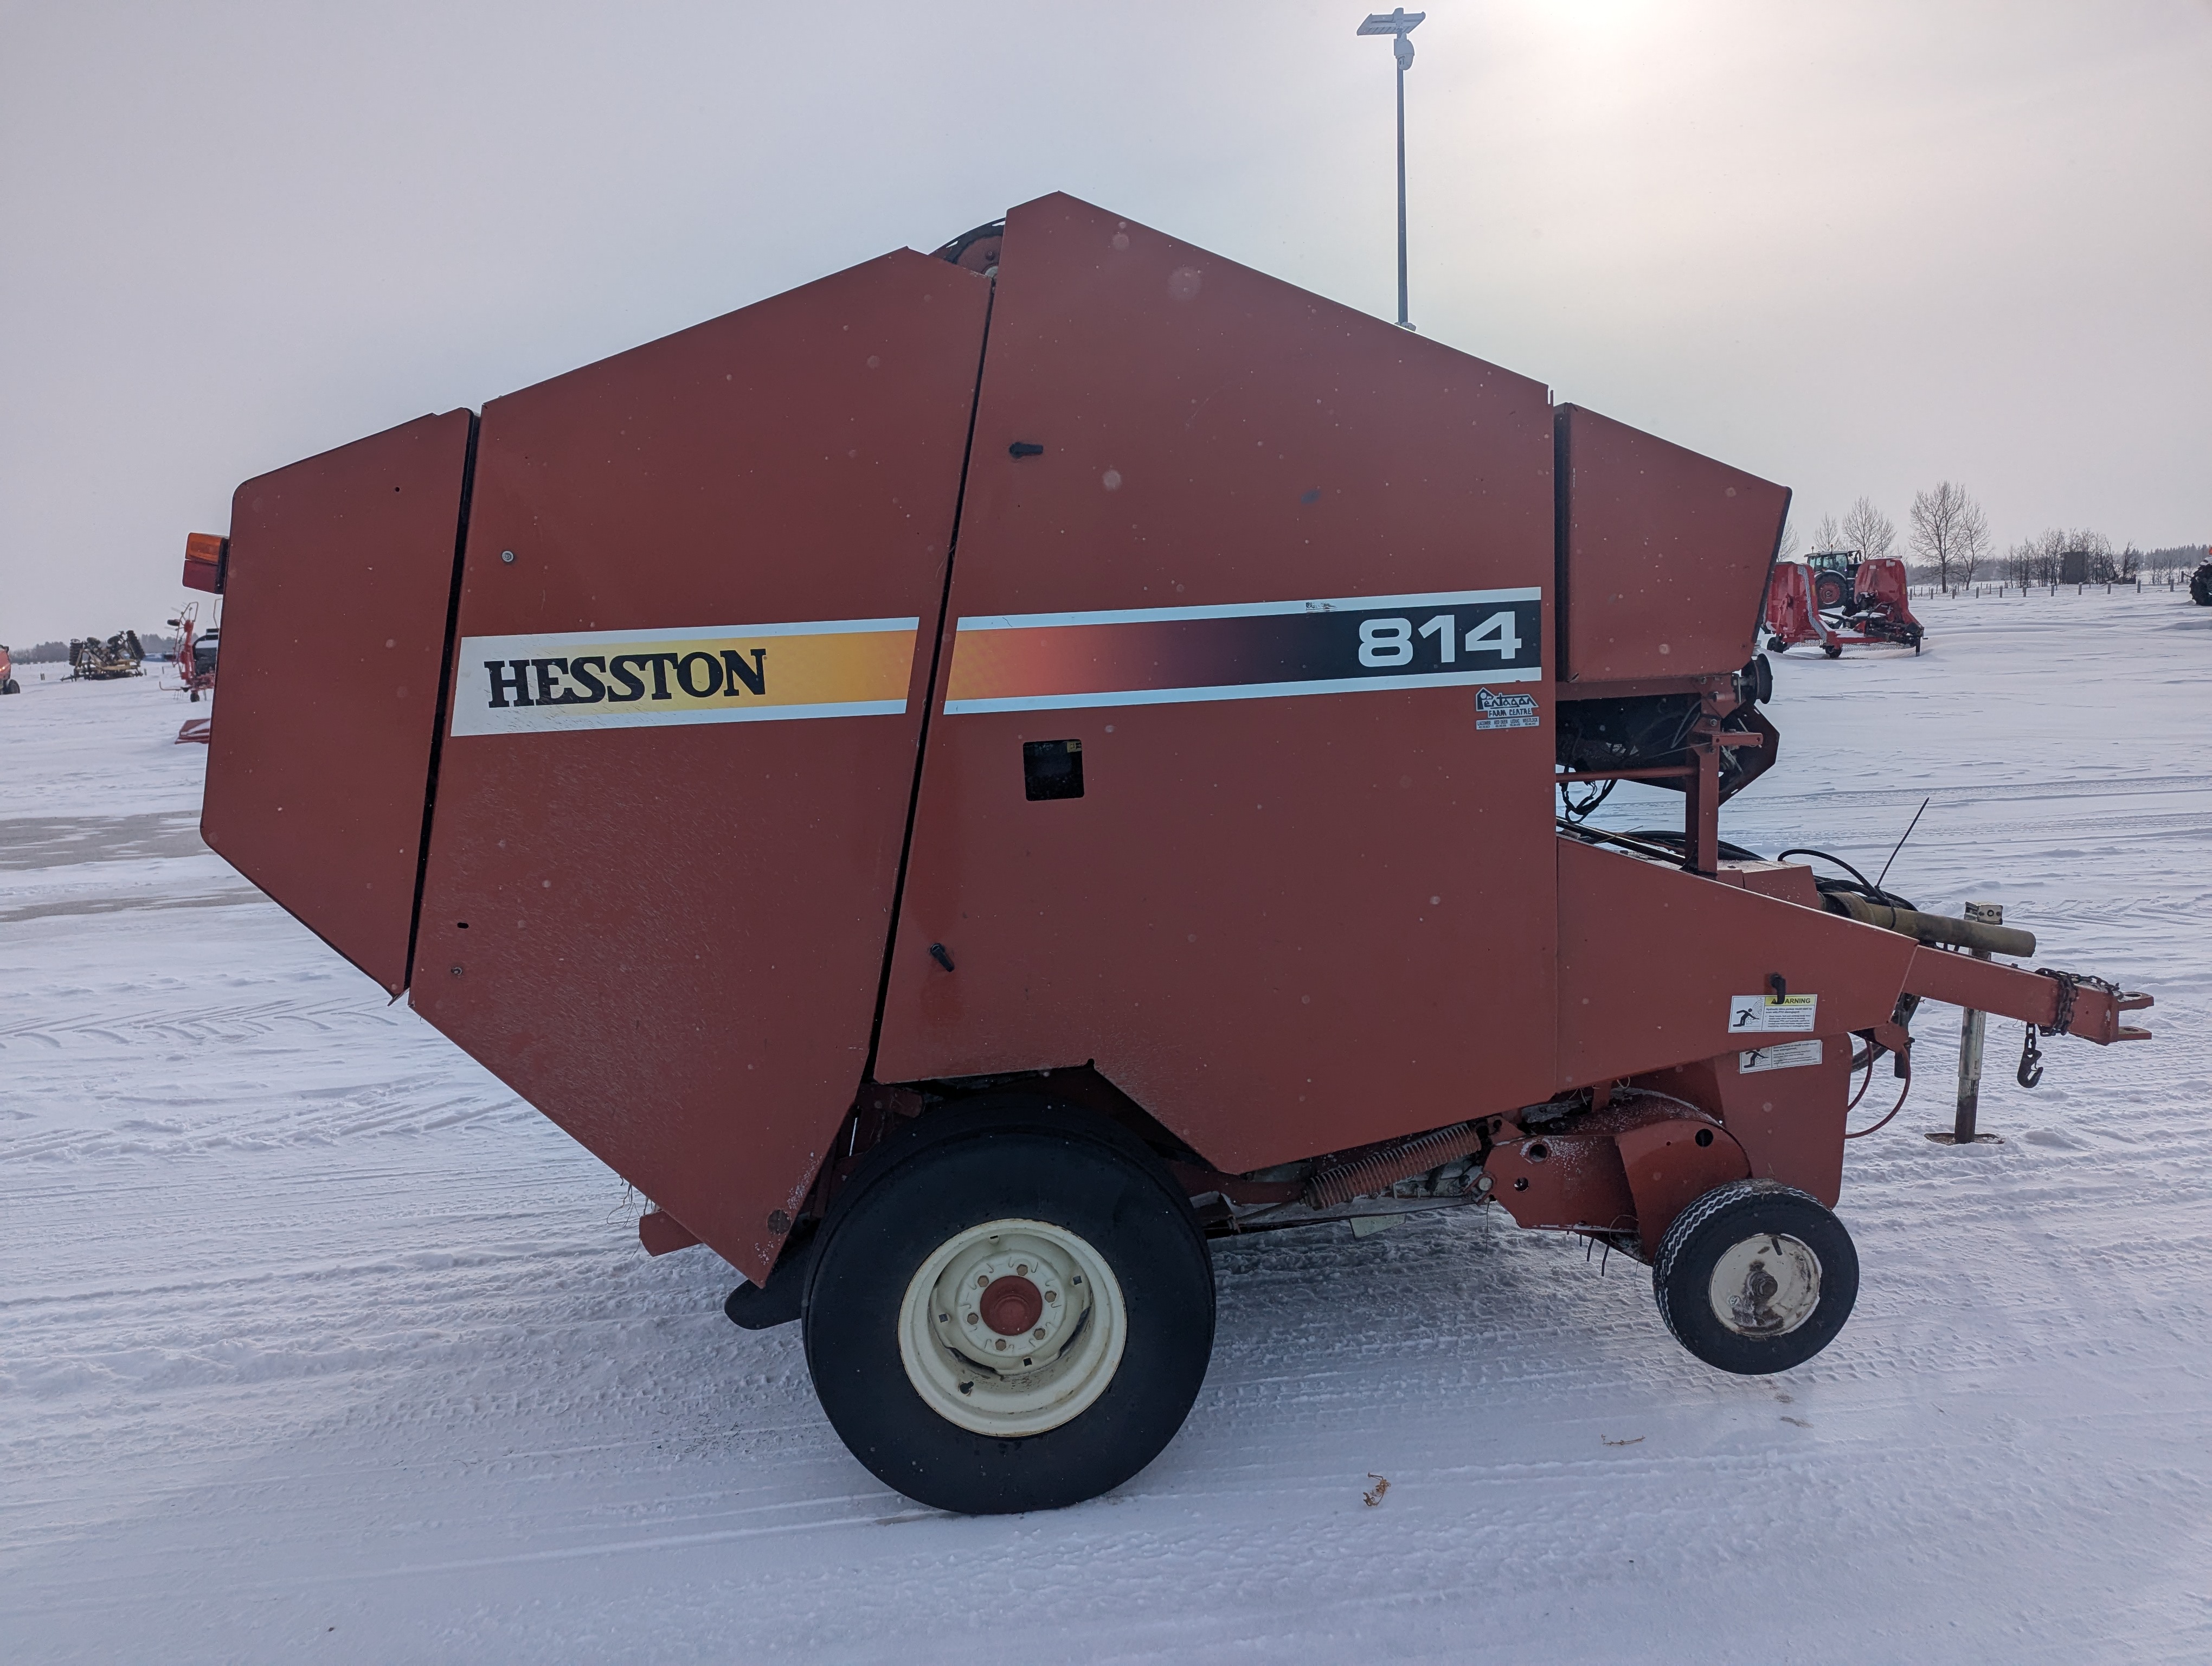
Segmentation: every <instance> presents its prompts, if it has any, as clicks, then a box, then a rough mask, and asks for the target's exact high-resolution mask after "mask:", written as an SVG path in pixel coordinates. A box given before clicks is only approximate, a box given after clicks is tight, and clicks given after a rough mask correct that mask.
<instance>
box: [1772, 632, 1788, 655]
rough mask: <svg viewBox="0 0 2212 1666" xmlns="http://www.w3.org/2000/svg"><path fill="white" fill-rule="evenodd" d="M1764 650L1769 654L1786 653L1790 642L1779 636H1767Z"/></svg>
mask: <svg viewBox="0 0 2212 1666" xmlns="http://www.w3.org/2000/svg"><path fill="white" fill-rule="evenodd" d="M1766 651H1767V652H1768V653H1769V654H1787V653H1789V652H1790V644H1789V643H1787V642H1785V641H1783V640H1782V639H1781V638H1780V637H1779V636H1769V637H1768V638H1767V639H1766Z"/></svg>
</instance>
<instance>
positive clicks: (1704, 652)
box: [1559, 405, 1790, 684]
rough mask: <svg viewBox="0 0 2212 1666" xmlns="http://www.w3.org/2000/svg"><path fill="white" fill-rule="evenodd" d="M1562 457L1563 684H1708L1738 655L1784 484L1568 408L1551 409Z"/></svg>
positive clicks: (1748, 631)
mask: <svg viewBox="0 0 2212 1666" xmlns="http://www.w3.org/2000/svg"><path fill="white" fill-rule="evenodd" d="M1559 459H1560V467H1561V469H1562V471H1564V473H1565V489H1563V490H1562V491H1561V493H1560V515H1561V523H1560V532H1559V550H1560V560H1559V569H1560V575H1559V610H1560V619H1561V631H1560V639H1561V643H1562V647H1563V649H1564V653H1563V655H1562V658H1563V660H1564V661H1565V663H1564V664H1563V665H1562V666H1560V668H1559V676H1560V677H1561V678H1562V679H1563V680H1565V681H1567V682H1571V683H1574V684H1591V683H1622V682H1636V681H1642V680H1647V679H1651V678H1680V677H1693V676H1707V675H1711V674H1713V673H1716V672H1729V671H1735V670H1736V669H1737V668H1738V667H1740V666H1742V665H1743V664H1744V663H1745V662H1746V661H1747V660H1749V659H1750V658H1751V656H1752V654H1753V650H1754V649H1755V648H1756V647H1757V644H1758V635H1759V608H1760V604H1761V599H1762V598H1763V597H1764V596H1765V593H1766V575H1767V571H1768V569H1770V568H1771V567H1772V566H1773V564H1774V555H1775V550H1776V549H1777V547H1778V544H1780V541H1781V538H1782V522H1783V519H1784V516H1785V515H1786V514H1788V513H1789V509H1790V492H1789V489H1788V488H1787V487H1784V486H1778V485H1775V484H1774V483H1772V482H1771V481H1766V480H1761V479H1760V478H1759V477H1758V476H1756V475H1751V474H1746V473H1745V472H1744V471H1742V470H1741V469H1732V468H1730V467H1729V466H1728V465H1726V464H1724V463H1717V462H1715V461H1714V460H1713V459H1711V458H1709V457H1701V456H1699V454H1698V453H1696V452H1693V451H1689V450H1686V449H1685V448H1684V447H1680V446H1677V445H1674V444H1673V443H1671V442H1670V441H1665V440H1662V439H1659V438H1658V437H1657V436H1656V435H1650V434H1644V433H1642V432H1640V431H1639V430H1638V429H1632V428H1631V427H1629V426H1628V425H1627V424H1626V423H1617V422H1614V421H1613V419H1612V418H1611V417H1601V416H1599V415H1598V414H1597V413H1596V412H1595V411H1594V410H1583V409H1581V408H1580V407H1578V406H1575V405H1566V406H1562V407H1561V408H1560V410H1559Z"/></svg>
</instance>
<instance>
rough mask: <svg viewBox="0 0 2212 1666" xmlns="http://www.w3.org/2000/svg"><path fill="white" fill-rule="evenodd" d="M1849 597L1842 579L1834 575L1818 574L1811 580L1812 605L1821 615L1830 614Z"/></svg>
mask: <svg viewBox="0 0 2212 1666" xmlns="http://www.w3.org/2000/svg"><path fill="white" fill-rule="evenodd" d="M1850 597H1851V593H1850V589H1849V588H1848V587H1846V586H1845V585H1844V581H1843V577H1842V575H1840V574H1836V573H1819V574H1815V575H1814V578H1813V605H1814V606H1815V607H1817V608H1819V609H1820V611H1822V612H1823V613H1832V612H1834V611H1836V610H1837V609H1838V608H1839V607H1841V606H1842V605H1844V603H1845V602H1847V601H1849V600H1850Z"/></svg>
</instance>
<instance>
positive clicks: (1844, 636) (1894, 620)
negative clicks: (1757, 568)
mask: <svg viewBox="0 0 2212 1666" xmlns="http://www.w3.org/2000/svg"><path fill="white" fill-rule="evenodd" d="M1765 623H1766V633H1767V634H1766V646H1767V648H1768V649H1769V651H1770V652H1772V653H1776V654H1782V653H1786V652H1788V651H1789V650H1790V648H1796V647H1798V646H1799V645H1800V644H1802V643H1806V642H1811V643H1814V644H1817V645H1818V646H1819V648H1820V651H1821V652H1822V653H1823V654H1826V655H1827V656H1828V657H1829V658H1830V659H1831V660H1832V659H1834V658H1836V657H1837V656H1838V654H1841V653H1842V652H1843V651H1844V649H1845V648H1863V647H1870V646H1876V645H1880V646H1887V647H1895V648H1911V650H1912V651H1913V652H1914V653H1915V654H1917V653H1919V652H1920V644H1921V641H1922V639H1923V636H1924V635H1926V632H1925V630H1924V629H1923V626H1922V625H1921V623H1920V621H1919V620H1917V619H1916V618H1914V617H1912V609H1911V606H1910V605H1908V604H1907V601H1906V598H1905V563H1904V562H1901V561H1898V560H1895V559H1894V558H1893V557H1889V556H1882V557H1880V558H1878V559H1875V560H1872V561H1864V560H1861V559H1859V558H1858V556H1857V555H1856V554H1852V555H1850V556H1849V557H1848V559H1847V560H1846V561H1838V559H1837V558H1836V553H1835V552H1831V553H1830V554H1829V555H1827V556H1814V557H1812V558H1811V559H1810V560H1809V561H1807V562H1794V561H1785V562H1776V563H1775V566H1774V575H1773V579H1772V581H1771V582H1770V583H1769V584H1768V586H1767V590H1766V622H1765Z"/></svg>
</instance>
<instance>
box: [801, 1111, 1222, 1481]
mask: <svg viewBox="0 0 2212 1666" xmlns="http://www.w3.org/2000/svg"><path fill="white" fill-rule="evenodd" d="M881 1156H882V1157H883V1158H884V1160H883V1161H882V1162H880V1163H878V1164H876V1165H874V1166H872V1168H871V1170H869V1171H868V1172H866V1174H863V1175H861V1176H857V1177H855V1178H854V1182H853V1183H851V1184H849V1185H848V1187H847V1188H846V1189H845V1191H844V1192H843V1193H842V1195H840V1196H839V1198H838V1200H837V1204H836V1208H835V1209H834V1210H833V1211H832V1213H831V1215H830V1218H829V1221H828V1222H827V1223H825V1225H823V1229H822V1237H823V1241H822V1243H821V1246H820V1248H819V1249H817V1252H816V1257H815V1264H814V1268H813V1272H812V1275H811V1279H810V1280H809V1282H808V1286H807V1295H806V1310H805V1315H804V1326H805V1344H806V1362H807V1365H808V1368H809V1369H810V1370H811V1372H812V1373H813V1377H814V1387H815V1392H816V1393H817V1395H819V1396H820V1398H821V1401H822V1408H823V1411H824V1412H825V1413H827V1414H828V1415H829V1421H830V1423H831V1425H832V1426H834V1427H835V1428H836V1431H837V1432H838V1434H839V1436H840V1437H842V1438H843V1440H844V1442H845V1444H846V1445H847V1446H848V1447H849V1448H850V1449H851V1450H852V1452H853V1455H854V1456H855V1457H857V1458H859V1459H860V1462H862V1463H864V1464H866V1466H867V1467H868V1468H869V1469H871V1470H872V1471H873V1472H874V1473H875V1474H876V1475H877V1477H878V1479H880V1480H881V1481H884V1483H886V1484H887V1485H889V1486H891V1487H896V1488H897V1489H898V1490H899V1491H900V1492H902V1493H905V1494H906V1495H907V1496H908V1498H910V1499H915V1500H917V1501H919V1502H921V1503H922V1504H926V1505H933V1506H935V1507H936V1508H938V1509H940V1510H951V1511H962V1512H964V1513H967V1514H972V1515H987V1514H995V1513H1000V1512H1006V1511H1026V1510H1051V1509H1057V1508H1059V1507H1060V1506H1061V1505H1070V1504H1079V1503H1080V1502H1082V1501H1083V1500H1084V1499H1090V1498H1095V1497H1097V1495H1098V1494H1099V1493H1104V1492H1107V1491H1109V1490H1110V1489H1112V1488H1113V1487H1118V1486H1120V1485H1121V1483H1122V1482H1123V1481H1127V1480H1128V1479H1129V1478H1130V1477H1131V1476H1132V1475H1133V1474H1136V1473H1137V1472H1138V1471H1139V1470H1140V1469H1142V1468H1144V1467H1145V1466H1146V1464H1148V1463H1150V1462H1152V1459H1153V1458H1155V1457H1156V1456H1158V1455H1159V1452H1160V1450H1161V1449H1162V1448H1163V1447H1164V1446H1165V1445H1166V1444H1168V1442H1169V1441H1170V1439H1172V1438H1174V1436H1175V1432H1176V1430H1177V1429H1179V1428H1181V1427H1182V1421H1183V1419H1184V1418H1185V1417H1186V1416H1188V1414H1189V1412H1190V1408H1191V1403H1192V1402H1193V1401H1194V1400H1195V1399H1196V1398H1197V1396H1198V1390H1199V1387H1200V1383H1203V1382H1204V1380H1205V1377H1206V1363H1207V1359H1208V1358H1209V1356H1210V1355H1211V1354H1212V1348H1213V1266H1212V1260H1211V1258H1210V1257H1209V1256H1208V1254H1207V1252H1206V1240H1205V1237H1204V1236H1203V1234H1202V1233H1201V1231H1200V1228H1199V1225H1198V1222H1197V1219H1196V1218H1195V1217H1194V1215H1193V1214H1192V1213H1191V1209H1190V1201H1189V1199H1188V1196H1187V1195H1185V1194H1184V1192H1183V1191H1182V1189H1181V1188H1179V1187H1178V1186H1177V1185H1176V1183H1175V1181H1174V1180H1173V1178H1172V1177H1170V1175H1169V1173H1168V1172H1167V1170H1166V1169H1165V1168H1164V1166H1163V1165H1162V1164H1161V1163H1160V1162H1159V1160H1158V1158H1155V1157H1154V1156H1152V1153H1151V1152H1149V1151H1148V1150H1146V1148H1145V1146H1143V1145H1142V1144H1141V1143H1139V1141H1138V1140H1135V1139H1134V1138H1133V1137H1131V1136H1129V1135H1127V1134H1125V1133H1123V1132H1122V1131H1121V1129H1119V1128H1115V1127H1113V1126H1112V1125H1110V1124H1108V1123H1103V1122H1098V1121H1097V1120H1095V1119H1093V1118H1090V1117H1087V1116H1082V1115H1081V1114H1080V1113H1078V1112H1074V1111H1072V1110H1066V1109H1065V1108H1062V1107H1059V1106H1054V1105H1051V1104H1043V1103H1039V1102H1034V1101H1032V1102H1029V1103H1026V1104H1024V1103H1020V1102H1008V1101H999V1102H996V1103H994V1104H986V1105H979V1106H975V1107H957V1108H954V1109H951V1110H944V1111H939V1112H937V1113H935V1114H934V1115H933V1116H929V1117H927V1118H924V1119H923V1120H922V1122H920V1123H917V1124H916V1125H915V1128H914V1130H913V1133H912V1135H911V1136H910V1137H909V1138H908V1140H904V1141H902V1144H901V1146H900V1147H899V1148H898V1149H896V1151H892V1150H886V1151H885V1152H882V1153H881Z"/></svg>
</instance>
